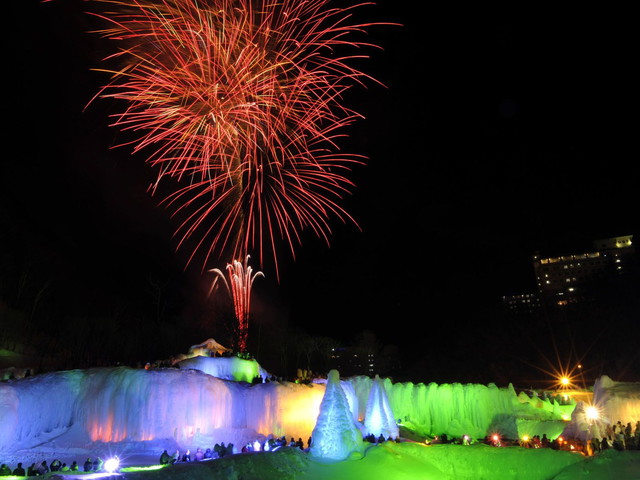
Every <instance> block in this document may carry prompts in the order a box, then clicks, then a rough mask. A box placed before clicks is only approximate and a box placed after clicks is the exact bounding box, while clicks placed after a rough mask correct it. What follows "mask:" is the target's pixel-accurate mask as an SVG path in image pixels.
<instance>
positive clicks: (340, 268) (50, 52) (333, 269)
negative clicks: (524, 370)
mask: <svg viewBox="0 0 640 480" xmlns="http://www.w3.org/2000/svg"><path fill="white" fill-rule="evenodd" d="M431 3H432V2H420V4H423V6H422V7H420V8H419V9H418V10H416V7H415V5H416V4H417V3H415V4H414V3H412V2H408V1H404V2H399V1H395V0H388V1H383V2H379V4H378V5H377V6H372V7H365V8H362V9H361V13H360V15H362V16H363V18H364V19H366V20H370V21H374V22H391V23H399V24H401V25H402V26H376V27H371V28H370V29H369V36H370V39H371V41H372V42H374V43H376V44H378V45H379V46H380V47H382V48H381V49H380V50H370V51H368V52H367V53H369V54H370V55H371V58H370V59H369V60H368V61H366V62H364V63H363V65H362V68H363V70H365V71H366V72H367V73H370V74H371V75H372V76H373V77H375V78H377V79H378V80H380V81H381V82H382V83H383V84H384V85H385V86H384V87H382V86H379V85H376V84H373V83H371V84H370V85H369V86H368V88H366V89H363V88H357V87H356V88H354V90H353V92H351V93H350V94H349V95H347V98H345V101H346V102H349V105H350V106H352V107H353V108H355V109H356V110H357V111H359V112H360V113H362V114H363V115H364V117H365V118H364V119H363V120H361V121H359V122H358V123H357V124H356V125H354V126H353V127H352V128H350V129H349V131H348V132H347V133H349V135H350V137H349V138H348V139H345V141H344V150H345V151H348V152H352V153H357V154H362V155H365V156H366V157H368V159H369V160H368V162H367V165H366V166H363V167H357V168H355V170H354V172H353V175H352V178H353V181H354V183H355V184H356V188H355V189H354V192H353V195H352V196H351V197H349V198H347V199H346V200H345V206H346V208H347V209H348V211H349V212H351V213H352V214H353V216H354V217H355V219H356V220H357V221H358V224H359V228H358V227H356V226H354V225H352V224H346V225H342V224H341V223H340V222H339V221H337V220H336V219H334V220H332V221H333V222H334V224H333V227H334V234H333V237H332V238H331V246H330V247H327V245H326V244H324V243H323V242H322V241H320V240H319V239H317V238H315V237H313V236H312V235H310V234H309V235H306V236H305V238H304V239H303V243H302V245H301V246H300V248H299V249H298V250H297V251H296V259H295V261H293V260H291V259H290V258H287V255H286V251H285V250H283V256H282V258H283V259H282V261H281V264H280V267H281V277H280V281H279V282H278V281H277V280H276V278H275V272H273V271H270V270H267V269H265V270H264V273H265V276H266V278H265V279H260V280H258V281H256V283H255V286H254V293H255V297H254V308H255V316H256V319H255V321H256V322H260V321H261V320H260V318H263V319H269V320H268V321H266V320H265V325H267V327H265V328H268V326H269V325H273V322H278V321H281V320H282V319H286V321H287V322H289V324H291V325H295V326H296V327H299V328H301V329H303V330H305V331H307V332H308V333H311V334H317V335H326V336H330V337H334V338H337V339H340V340H342V341H344V342H349V341H350V340H352V339H353V337H354V335H356V334H357V333H358V332H360V331H362V330H363V329H366V328H368V329H371V330H372V331H373V332H374V333H375V334H376V336H377V337H378V338H379V339H380V340H381V341H382V342H383V343H385V344H386V343H391V344H397V345H399V346H401V348H402V349H405V350H407V351H408V350H411V351H417V352H420V353H421V354H422V355H426V356H429V352H436V353H434V355H440V354H442V352H445V353H444V354H445V355H446V351H447V348H448V347H449V346H453V345H456V344H457V343H460V342H463V343H465V344H469V345H470V349H471V350H473V342H474V341H480V340H479V339H478V337H477V333H478V323H483V322H484V323H486V322H487V320H486V319H487V318H490V314H489V313H487V312H491V311H494V310H496V309H499V307H500V302H501V297H502V295H504V294H510V293H523V292H532V291H534V290H535V284H534V275H533V270H532V266H531V256H532V254H533V253H534V252H535V251H541V252H542V253H543V255H544V254H549V255H552V254H556V253H574V252H576V251H578V252H582V251H587V250H588V249H590V248H591V241H592V240H594V239H598V238H605V237H611V236H617V235H626V234H636V235H637V234H638V233H639V232H638V230H639V229H638V214H637V203H638V202H637V183H638V177H637V173H636V171H635V170H634V167H635V164H636V163H637V158H638V157H637V140H636V131H637V121H636V116H637V106H638V105H637V93H636V90H637V86H636V83H637V82H634V80H635V78H637V77H635V73H634V72H633V70H634V68H633V67H634V64H635V63H636V61H635V59H636V57H637V54H636V52H635V48H634V47H635V44H636V43H637V42H636V41H635V40H636V39H635V38H634V35H633V33H634V31H635V30H634V29H631V28H630V27H629V25H628V22H629V17H630V16H629V13H628V12H624V11H613V9H611V10H610V11H607V9H606V8H605V10H604V11H603V10H602V9H600V10H597V11H596V10H593V11H589V10H585V8H586V7H584V6H581V7H580V8H581V9H582V10H580V11H576V10H574V11H558V10H555V9H553V10H551V9H542V8H541V7H540V6H538V5H536V6H531V7H530V9H528V8H525V7H520V8H519V10H513V11H509V10H500V11H490V10H486V9H474V10H465V8H466V7H463V6H460V5H456V6H455V7H454V6H452V7H450V8H448V7H443V6H442V5H439V6H432V5H431ZM12 4H13V5H12V7H11V8H13V9H14V13H13V14H12V15H11V16H9V17H7V18H8V19H9V21H10V23H12V25H10V27H9V28H10V29H11V30H12V35H11V36H10V37H8V38H6V42H5V54H9V56H10V59H9V62H10V63H9V64H7V65H5V75H6V77H7V79H8V80H9V83H10V86H9V88H7V87H5V88H6V89H5V108H6V110H5V116H6V117H7V120H8V122H9V126H10V131H9V132H8V136H7V137H6V140H5V142H6V143H5V145H6V146H5V156H4V164H5V167H4V168H3V173H2V179H3V183H4V186H3V188H2V200H1V207H2V219H1V220H2V235H1V237H0V241H1V242H2V250H3V259H4V260H3V262H4V265H5V274H4V275H3V279H2V280H3V282H4V287H3V288H4V292H5V299H4V302H5V303H9V304H11V303H12V302H13V300H15V295H16V293H15V292H16V289H15V288H14V287H13V286H15V285H16V284H17V283H18V282H19V278H20V272H23V271H24V268H23V265H25V264H28V263H29V262H31V264H33V265H36V266H34V267H33V269H32V271H34V272H39V273H38V274H39V275H40V276H41V277H42V278H51V279H54V280H53V284H55V285H58V287H59V288H58V290H56V291H57V292H58V294H57V295H58V298H59V300H60V301H61V302H66V301H68V302H69V303H68V304H69V308H74V307H72V305H76V306H77V305H82V307H78V308H82V309H84V310H85V311H87V312H90V311H91V309H93V308H100V305H101V302H104V303H110V304H112V303H113V300H114V299H118V301H119V302H121V304H127V305H131V304H136V303H137V302H140V303H143V302H144V301H148V299H149V297H148V295H147V294H148V291H149V286H150V285H163V288H165V292H167V293H166V295H167V296H168V297H170V298H171V299H172V301H171V302H172V303H171V305H172V308H174V309H175V311H176V315H175V317H174V318H181V319H182V320H180V321H181V322H186V323H187V324H188V323H189V322H190V321H192V322H194V324H196V325H195V326H194V325H191V326H190V328H191V327H193V328H196V327H197V326H202V325H201V324H202V321H201V320H198V321H196V320H193V319H195V318H201V317H202V313H201V312H202V310H203V309H204V308H205V307H203V304H204V303H205V300H204V299H203V298H204V297H203V292H204V291H205V290H206V288H207V286H208V283H209V282H210V281H211V279H212V277H211V275H210V274H207V273H202V272H201V270H200V265H191V266H189V267H186V268H185V261H186V253H188V252H184V251H178V252H176V251H175V248H176V241H175V239H173V238H172V237H171V235H172V232H173V229H174V228H175V224H174V223H172V222H173V221H172V219H171V218H170V216H169V212H167V211H166V210H164V209H163V208H162V207H159V206H157V202H158V200H159V199H158V198H153V197H151V196H150V195H149V194H148V193H147V191H146V186H147V185H148V184H149V183H150V182H151V181H152V179H153V178H155V172H153V171H150V170H149V168H148V167H147V165H145V164H144V158H143V157H142V156H141V155H138V156H131V155H130V151H129V150H128V149H127V148H126V147H125V148H119V149H111V147H112V146H113V145H115V144H117V143H118V139H119V138H118V135H119V134H118V132H117V131H116V130H115V129H112V128H109V127H108V123H109V118H108V115H109V114H110V113H114V112H115V111H117V108H116V106H114V105H113V104H112V103H111V104H110V103H109V101H106V100H98V101H97V102H96V103H93V104H91V105H90V106H89V107H87V108H86V109H85V106H86V105H87V103H88V102H89V100H90V99H91V98H92V97H93V96H94V95H95V94H96V93H97V91H98V89H99V87H100V86H101V85H102V84H103V83H104V82H105V80H106V77H105V76H104V74H101V73H99V72H95V71H91V69H92V68H96V67H100V66H101V64H100V60H101V58H102V57H104V56H105V55H107V54H109V53H110V47H111V45H109V44H108V42H106V41H104V40H101V39H100V38H99V37H98V36H96V35H92V34H90V33H87V32H88V30H90V29H91V28H92V27H94V26H95V25H96V21H95V20H94V19H91V18H90V17H89V16H87V15H86V14H84V13H83V11H84V10H85V9H88V8H89V6H90V2H89V3H85V2H81V1H71V0H58V1H54V2H51V3H44V4H43V3H40V2H37V1H34V0H22V1H20V2H12ZM16 4H19V5H16ZM601 8H603V7H601ZM567 10H568V9H567ZM7 101H8V103H7ZM7 105H8V106H7ZM637 238H638V237H637V236H636V239H637ZM6 265H9V267H10V268H9V267H6ZM213 267H218V268H222V267H224V263H223V262H222V261H221V262H219V263H217V264H214V265H209V268H213ZM254 268H259V266H257V265H254ZM45 272H46V274H45ZM47 275H49V277H47ZM61 285H64V287H61ZM7 292H8V293H7ZM63 292H66V293H63ZM69 292H72V293H69ZM145 292H146V293H145ZM143 299H146V300H143ZM116 303H117V302H116ZM185 319H187V320H185ZM189 319H191V320H189ZM52 321H53V320H52ZM176 322H178V320H176ZM198 322H200V323H198ZM269 322H271V323H269ZM175 328H176V329H181V328H186V327H184V325H183V324H180V323H176V324H175ZM481 328H482V330H483V331H484V333H485V337H486V338H489V339H490V338H495V339H496V345H497V346H498V347H499V345H498V343H499V342H505V341H513V342H521V341H522V339H516V338H512V339H510V338H506V339H505V338H504V337H503V336H501V335H500V331H495V332H493V331H492V330H491V329H492V328H496V329H497V328H500V327H497V326H496V327H492V326H491V325H489V324H488V323H487V324H486V325H483V326H482V327H481ZM196 330H197V329H196ZM465 332H468V333H469V335H465ZM202 335H204V336H202V337H201V338H200V339H202V340H203V339H204V338H206V336H207V334H206V333H204V331H202ZM486 338H485V340H484V341H486ZM196 340H197V339H196ZM185 348H186V346H185Z"/></svg>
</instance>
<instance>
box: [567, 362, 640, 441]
mask: <svg viewBox="0 0 640 480" xmlns="http://www.w3.org/2000/svg"><path fill="white" fill-rule="evenodd" d="M618 421H619V422H621V423H622V424H623V425H626V424H627V423H629V422H631V425H632V426H634V428H635V424H636V422H638V421H640V382H616V381H614V380H611V378H609V377H608V376H606V375H603V376H602V377H600V378H599V379H598V380H596V382H595V384H594V387H593V402H592V404H587V403H585V402H580V403H579V404H578V406H577V407H576V409H575V411H574V412H573V414H572V416H571V423H570V424H569V425H567V427H566V429H565V431H564V432H563V435H565V436H570V437H574V438H579V439H581V440H588V439H590V438H593V437H597V438H602V437H603V436H605V435H606V432H607V427H608V426H610V425H613V424H615V423H617V422H618Z"/></svg>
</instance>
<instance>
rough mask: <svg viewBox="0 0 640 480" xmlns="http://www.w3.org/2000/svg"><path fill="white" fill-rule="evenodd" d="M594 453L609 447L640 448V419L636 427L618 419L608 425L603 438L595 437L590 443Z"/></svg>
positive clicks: (621, 448)
mask: <svg viewBox="0 0 640 480" xmlns="http://www.w3.org/2000/svg"><path fill="white" fill-rule="evenodd" d="M589 447H590V449H591V451H592V452H593V453H597V452H601V451H603V450H607V449H609V448H613V449H615V450H620V451H622V450H640V420H638V421H637V422H636V424H635V427H634V426H633V425H631V422H628V423H627V424H626V425H623V423H622V422H621V421H620V420H618V421H617V422H616V423H614V424H612V425H607V428H606V431H605V434H604V436H603V437H602V438H598V437H593V438H592V439H591V441H590V443H589Z"/></svg>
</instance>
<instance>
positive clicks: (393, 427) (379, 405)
mask: <svg viewBox="0 0 640 480" xmlns="http://www.w3.org/2000/svg"><path fill="white" fill-rule="evenodd" d="M364 429H365V433H366V434H367V435H369V434H373V435H375V436H376V438H377V437H379V436H380V435H382V436H383V437H384V438H385V439H386V438H389V437H391V438H392V439H395V438H396V437H398V435H399V432H398V425H397V424H396V420H395V417H394V415H393V411H392V410H391V406H390V405H389V397H387V392H386V390H385V389H384V385H383V384H382V381H381V380H380V377H379V376H378V375H376V378H375V379H374V381H373V385H372V386H371V390H370V391H369V399H368V400H367V409H366V412H365V417H364Z"/></svg>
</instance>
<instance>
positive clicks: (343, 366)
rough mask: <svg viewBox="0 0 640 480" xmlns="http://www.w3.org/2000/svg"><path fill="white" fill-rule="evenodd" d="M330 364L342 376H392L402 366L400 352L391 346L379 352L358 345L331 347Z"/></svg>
mask: <svg viewBox="0 0 640 480" xmlns="http://www.w3.org/2000/svg"><path fill="white" fill-rule="evenodd" d="M329 365H330V368H331V369H335V370H338V372H340V376H342V377H352V376H355V375H366V376H369V377H374V376H375V375H376V374H378V375H381V376H390V375H393V373H394V372H396V371H397V370H398V369H399V368H400V359H399V356H398V352H397V351H396V350H395V349H393V348H389V347H386V348H383V349H382V350H380V351H379V352H377V353H374V352H372V351H363V350H361V349H358V348H356V347H336V348H332V349H331V355H330V362H329Z"/></svg>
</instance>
